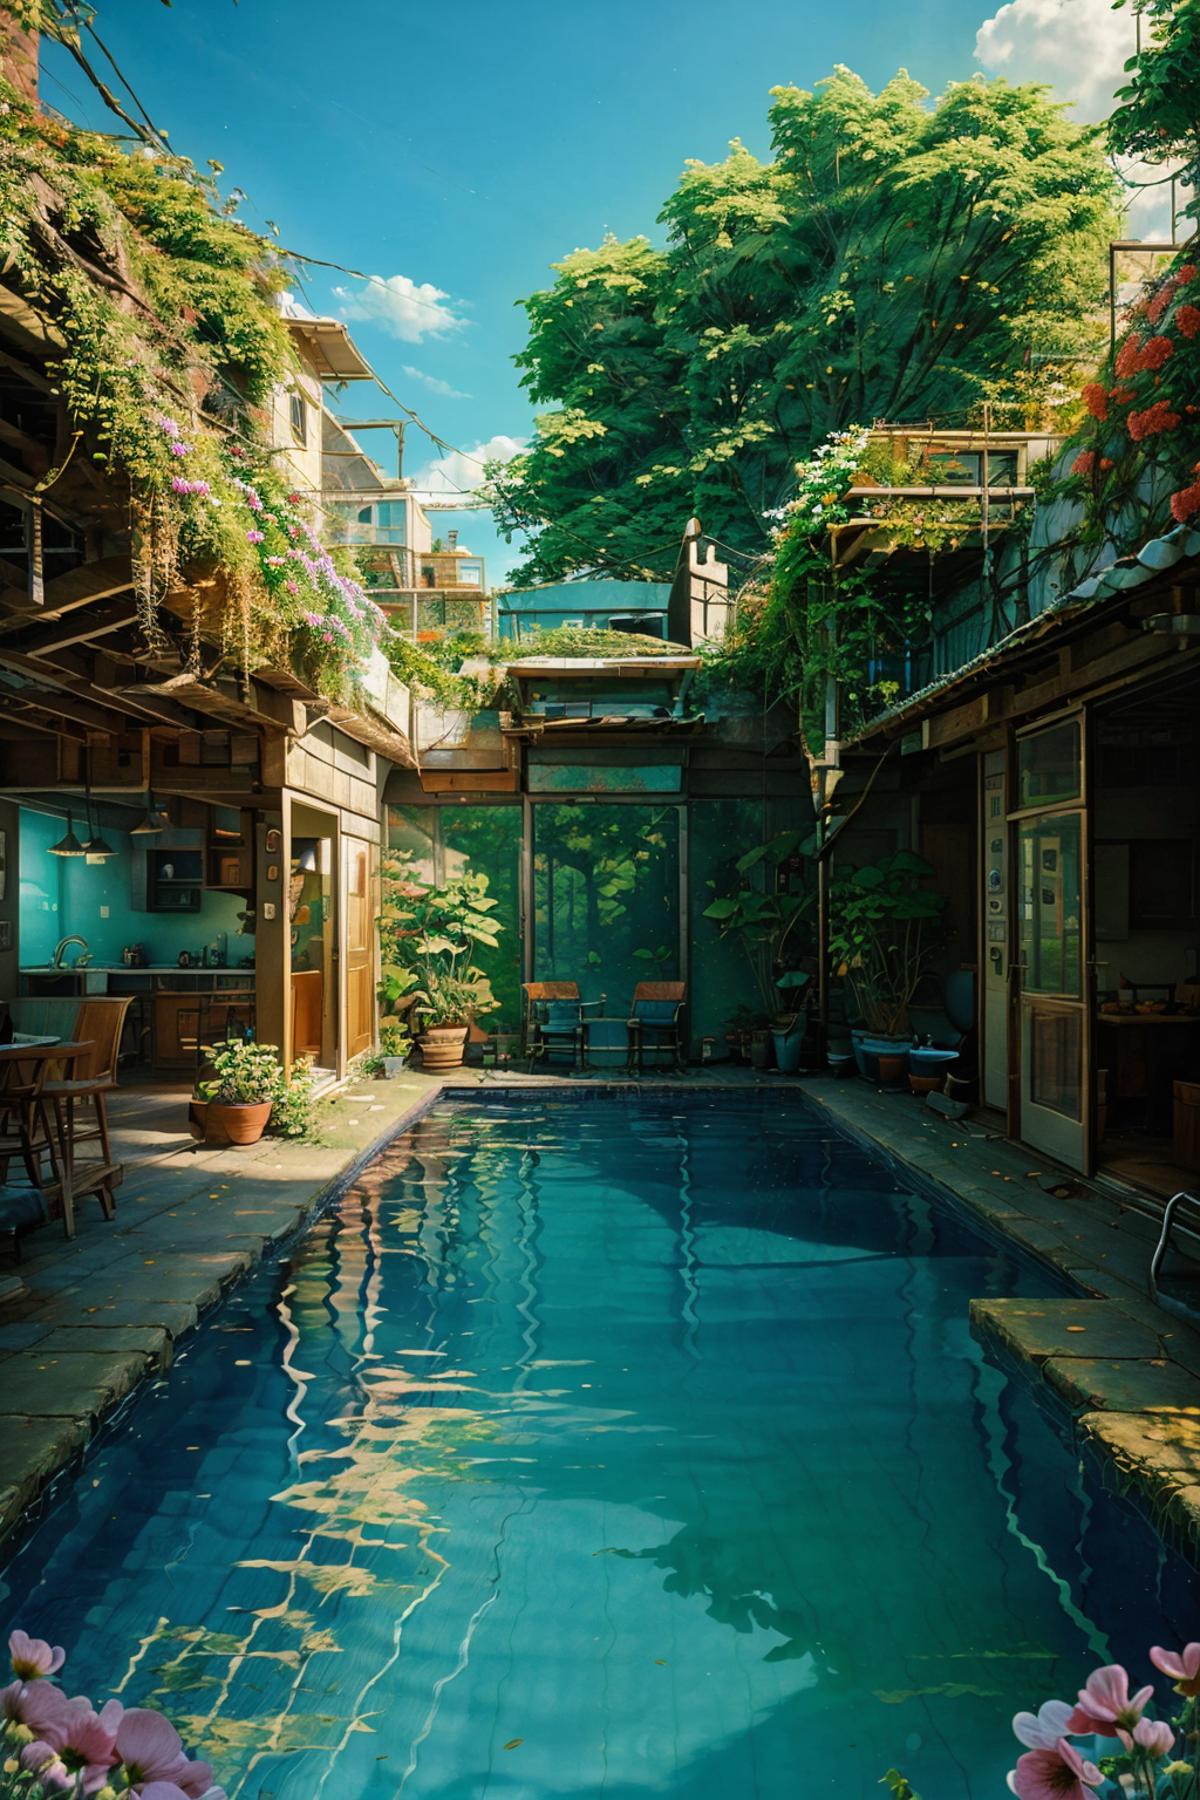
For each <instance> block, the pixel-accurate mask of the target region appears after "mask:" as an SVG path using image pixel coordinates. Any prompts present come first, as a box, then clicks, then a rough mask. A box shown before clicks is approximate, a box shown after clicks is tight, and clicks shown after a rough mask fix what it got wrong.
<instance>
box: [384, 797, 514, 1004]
mask: <svg viewBox="0 0 1200 1800" xmlns="http://www.w3.org/2000/svg"><path fill="white" fill-rule="evenodd" d="M388 848H389V849H391V850H396V851H400V852H402V853H403V854H405V855H407V856H409V857H410V858H411V859H412V869H413V874H414V875H415V877H416V879H417V880H418V881H425V882H429V883H430V884H431V885H436V884H438V883H440V882H443V881H453V880H456V879H457V878H458V877H460V876H462V875H466V874H468V873H471V872H475V873H482V874H484V875H486V876H487V878H488V893H489V894H490V895H491V897H492V898H493V899H494V900H497V901H499V905H498V906H497V908H496V910H495V912H494V913H493V914H492V917H493V918H494V919H496V920H497V921H498V922H499V924H500V925H501V927H502V930H501V931H500V932H499V934H498V935H499V939H500V942H499V944H498V946H497V948H496V949H495V950H490V949H488V948H487V947H486V946H485V945H481V946H480V947H479V951H478V954H477V956H476V958H475V960H476V962H477V964H478V965H479V967H480V968H481V969H482V970H483V971H484V973H485V974H486V975H487V977H488V980H489V981H490V982H491V984H492V992H493V993H494V994H495V996H496V999H497V1000H499V1002H500V1009H499V1011H498V1012H494V1013H488V1014H486V1015H485V1016H484V1018H483V1020H482V1021H481V1023H482V1024H483V1025H484V1026H486V1028H487V1029H488V1030H489V1031H496V1030H500V1031H516V1030H518V1029H519V1027H520V1023H521V808H520V806H512V805H508V806H413V807H395V806H392V807H389V808H388Z"/></svg>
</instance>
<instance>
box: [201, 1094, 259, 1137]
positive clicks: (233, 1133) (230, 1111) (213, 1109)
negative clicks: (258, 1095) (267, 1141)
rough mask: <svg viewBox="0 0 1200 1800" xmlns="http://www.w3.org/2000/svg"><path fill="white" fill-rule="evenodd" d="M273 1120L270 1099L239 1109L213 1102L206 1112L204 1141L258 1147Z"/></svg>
mask: <svg viewBox="0 0 1200 1800" xmlns="http://www.w3.org/2000/svg"><path fill="white" fill-rule="evenodd" d="M270 1117H271V1102H270V1101H269V1100H257V1101H254V1102H247V1103H243V1104H240V1105H236V1106H223V1105H221V1104H220V1102H218V1101H216V1100H210V1101H209V1103H208V1105H207V1107H206V1108H205V1113H204V1141H205V1143H206V1144H257V1142H258V1140H259V1138H260V1137H261V1136H262V1134H263V1132H264V1131H265V1130H266V1129H267V1120H268V1119H269V1118H270Z"/></svg>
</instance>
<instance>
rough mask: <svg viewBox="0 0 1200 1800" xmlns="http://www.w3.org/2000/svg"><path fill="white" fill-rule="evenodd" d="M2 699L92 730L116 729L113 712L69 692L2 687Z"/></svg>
mask: <svg viewBox="0 0 1200 1800" xmlns="http://www.w3.org/2000/svg"><path fill="white" fill-rule="evenodd" d="M0 699H2V700H3V701H5V702H7V701H9V700H11V701H12V702H13V703H14V704H16V705H20V706H24V707H30V708H32V709H33V710H34V711H35V712H43V713H48V714H49V716H50V717H51V718H52V719H54V718H61V719H70V720H72V721H73V722H74V723H75V724H76V725H86V726H87V727H88V729H89V730H91V731H103V732H109V733H111V732H112V731H114V730H115V729H116V727H115V726H114V723H113V719H112V716H111V714H109V713H106V712H102V711H101V710H100V708H99V707H98V706H89V705H88V704H87V702H86V701H84V700H75V699H72V698H71V697H70V696H69V695H67V694H47V693H46V692H45V690H44V689H41V688H33V687H25V688H0Z"/></svg>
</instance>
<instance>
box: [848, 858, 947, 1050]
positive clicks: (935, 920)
mask: <svg viewBox="0 0 1200 1800" xmlns="http://www.w3.org/2000/svg"><path fill="white" fill-rule="evenodd" d="M933 873H934V870H933V867H932V865H931V864H930V863H927V862H926V861H925V860H924V859H923V858H922V857H920V856H915V855H914V854H913V853H912V851H911V850H900V851H897V852H896V854H895V855H894V856H888V857H884V858H883V859H882V860H881V861H880V862H877V863H871V864H868V865H867V866H866V867H865V868H861V869H847V870H845V871H842V870H838V871H837V873H836V874H835V875H834V877H833V880H832V882H831V883H830V895H829V916H830V933H829V959H830V964H831V966H832V969H833V971H834V973H836V974H837V975H839V976H841V978H842V979H843V980H844V981H845V983H846V985H847V987H848V988H849V990H850V993H851V996H852V998H853V1000H854V1004H855V1006H856V1008H857V1010H858V1014H859V1016H860V1018H861V1019H862V1021H863V1024H862V1027H861V1028H860V1029H858V1030H854V1031H852V1032H851V1034H850V1037H851V1042H852V1044H853V1046H854V1054H855V1059H856V1061H857V1063H858V1068H859V1072H860V1074H862V1075H863V1076H864V1077H865V1078H866V1079H868V1080H878V1079H879V1078H880V1076H881V1073H882V1074H883V1076H884V1078H890V1079H900V1080H902V1079H903V1077H904V1074H905V1071H906V1069H907V1066H908V1052H909V1048H910V1046H911V1044H912V1030H911V1027H910V1024H909V1016H908V1012H909V1007H910V1005H911V1004H912V1001H913V998H914V996H915V994H916V992H917V989H918V988H919V987H920V984H921V982H922V981H923V980H924V979H925V977H926V975H927V974H928V973H929V971H930V968H931V967H932V965H933V962H934V959H935V957H936V955H937V952H938V950H939V948H940V944H941V920H942V913H943V910H944V908H945V904H946V900H945V896H944V895H943V894H937V893H933V892H932V891H931V890H930V889H929V888H928V887H926V886H925V885H924V884H925V883H926V882H927V881H928V880H929V878H930V877H931V876H932V875H933ZM881 1061H883V1063H884V1067H883V1069H882V1070H881V1067H880V1064H881Z"/></svg>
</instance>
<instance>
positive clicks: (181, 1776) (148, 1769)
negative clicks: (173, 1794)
mask: <svg viewBox="0 0 1200 1800" xmlns="http://www.w3.org/2000/svg"><path fill="white" fill-rule="evenodd" d="M117 1756H118V1758H119V1760H120V1761H121V1763H123V1765H124V1768H125V1773H126V1775H127V1777H128V1779H129V1785H130V1786H131V1787H134V1788H137V1789H138V1790H139V1791H143V1790H144V1787H145V1784H147V1783H149V1784H151V1785H152V1784H153V1783H154V1782H156V1781H158V1782H168V1783H171V1782H173V1783H174V1785H175V1786H176V1787H177V1788H179V1789H180V1790H181V1791H182V1793H183V1794H184V1795H185V1797H186V1800H199V1796H201V1795H204V1794H206V1793H207V1792H208V1790H209V1788H210V1787H211V1786H212V1770H211V1768H210V1767H209V1765H208V1764H207V1763H202V1762H189V1761H188V1759H187V1757H186V1756H185V1755H184V1752H183V1742H182V1739H181V1738H180V1736H179V1733H178V1732H177V1731H176V1729H175V1727H174V1726H173V1725H172V1724H171V1722H170V1720H169V1719H164V1718H163V1716H162V1714H161V1713H157V1712H152V1711H151V1710H150V1708H149V1707H146V1706H131V1707H130V1709H129V1711H128V1712H127V1713H126V1714H125V1716H124V1717H123V1718H122V1720H121V1723H120V1725H119V1726H118V1728H117Z"/></svg>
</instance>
